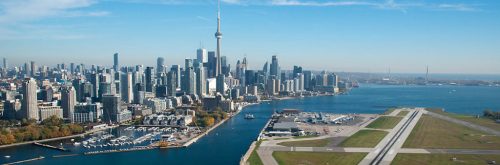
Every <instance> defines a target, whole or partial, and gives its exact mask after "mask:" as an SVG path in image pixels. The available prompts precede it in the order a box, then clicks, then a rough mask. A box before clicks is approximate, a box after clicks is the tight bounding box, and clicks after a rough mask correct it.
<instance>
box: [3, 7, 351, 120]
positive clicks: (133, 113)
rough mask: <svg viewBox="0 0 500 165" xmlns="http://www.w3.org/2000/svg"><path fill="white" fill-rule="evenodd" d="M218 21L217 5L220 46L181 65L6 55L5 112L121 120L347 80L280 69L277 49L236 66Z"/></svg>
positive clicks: (319, 89) (308, 91) (330, 86)
mask: <svg viewBox="0 0 500 165" xmlns="http://www.w3.org/2000/svg"><path fill="white" fill-rule="evenodd" d="M219 8H220V7H219ZM220 21H221V18H220V10H218V13H217V32H216V33H215V38H216V40H217V47H216V51H207V49H205V48H199V49H198V50H196V58H194V59H189V58H188V59H185V63H184V65H183V66H181V65H172V66H170V67H168V66H166V64H165V61H166V60H168V59H166V58H163V57H158V58H157V61H156V66H144V65H135V66H123V65H120V59H119V58H120V55H119V54H118V53H115V54H113V65H112V67H105V66H97V65H90V66H89V65H85V64H76V63H70V64H69V65H67V64H64V63H63V64H57V66H56V67H48V66H37V64H36V63H35V62H34V61H31V62H29V63H25V64H24V66H15V67H9V66H8V64H7V59H5V58H4V59H3V67H2V68H1V77H2V79H1V86H0V90H1V91H2V95H1V96H2V97H1V100H2V102H3V104H1V105H3V111H2V118H3V119H34V120H37V121H42V120H44V119H47V118H49V117H51V116H57V117H59V118H63V119H65V120H66V121H68V122H74V123H96V122H104V123H122V122H126V121H130V120H132V119H133V118H135V117H139V116H148V115H151V114H161V113H163V112H166V111H169V110H177V109H196V106H199V107H201V109H202V110H204V111H214V110H216V109H220V110H223V111H226V112H231V111H235V110H237V109H238V105H239V104H238V103H240V102H259V101H260V99H272V98H275V97H281V96H303V95H315V94H318V93H336V92H338V91H339V87H340V88H348V87H349V85H348V83H347V82H346V83H344V82H341V81H339V77H338V76H337V75H335V74H333V73H327V72H325V71H323V72H312V71H306V70H302V67H300V66H295V67H294V68H293V70H282V69H281V67H280V64H279V62H278V57H277V56H272V59H271V63H270V64H269V63H267V62H266V63H265V64H264V66H263V68H262V69H257V70H251V69H249V68H248V62H249V61H248V60H247V58H246V57H245V58H244V59H243V60H241V61H240V60H238V61H237V63H236V66H235V69H234V70H232V68H231V66H230V64H228V62H227V57H226V56H223V55H222V54H223V53H222V51H221V40H222V33H221V24H220V23H221V22H220ZM186 112H187V111H186Z"/></svg>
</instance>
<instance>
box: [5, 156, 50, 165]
mask: <svg viewBox="0 0 500 165" xmlns="http://www.w3.org/2000/svg"><path fill="white" fill-rule="evenodd" d="M42 159H45V157H43V156H40V157H37V158H33V159H26V160H21V161H16V162H11V163H5V164H4V165H11V164H21V163H27V162H31V161H35V160H42Z"/></svg>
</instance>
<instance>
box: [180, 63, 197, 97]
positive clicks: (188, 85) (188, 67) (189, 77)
mask: <svg viewBox="0 0 500 165" xmlns="http://www.w3.org/2000/svg"><path fill="white" fill-rule="evenodd" d="M184 67H185V68H184V81H183V82H184V84H183V85H182V86H181V88H182V89H183V91H184V92H186V93H188V94H195V93H196V73H195V70H194V67H193V59H186V62H185V66H184Z"/></svg>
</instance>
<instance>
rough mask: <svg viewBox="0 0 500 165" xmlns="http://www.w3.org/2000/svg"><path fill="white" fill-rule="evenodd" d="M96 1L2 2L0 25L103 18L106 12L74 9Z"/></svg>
mask: <svg viewBox="0 0 500 165" xmlns="http://www.w3.org/2000/svg"><path fill="white" fill-rule="evenodd" d="M95 3H96V0H2V1H0V23H4V24H6V23H18V22H24V21H31V20H37V19H42V18H47V17H56V16H63V17H64V16H103V15H108V14H109V13H108V12H104V11H97V12H83V11H74V10H75V9H79V8H84V7H89V6H91V5H93V4H95Z"/></svg>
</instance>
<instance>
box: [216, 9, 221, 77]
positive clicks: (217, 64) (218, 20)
mask: <svg viewBox="0 0 500 165" xmlns="http://www.w3.org/2000/svg"><path fill="white" fill-rule="evenodd" d="M217 5H218V7H217V32H215V38H217V61H216V68H215V77H217V76H219V75H220V74H222V69H221V59H220V40H221V39H222V33H221V32H220V0H219V1H218V4H217Z"/></svg>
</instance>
